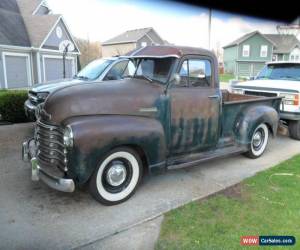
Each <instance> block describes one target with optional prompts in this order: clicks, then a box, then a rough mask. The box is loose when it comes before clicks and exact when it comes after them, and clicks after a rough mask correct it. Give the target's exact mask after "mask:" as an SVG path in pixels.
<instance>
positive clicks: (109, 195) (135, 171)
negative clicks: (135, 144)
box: [89, 147, 143, 205]
mask: <svg viewBox="0 0 300 250" xmlns="http://www.w3.org/2000/svg"><path fill="white" fill-rule="evenodd" d="M142 169H143V168H142V161H141V159H140V157H139V155H138V154H137V153H136V152H135V151H134V150H132V149H131V148H127V147H123V148H118V149H115V150H113V151H111V152H110V153H109V154H107V155H106V157H104V160H103V161H102V162H101V163H100V164H99V166H98V167H97V169H96V171H95V172H94V174H93V176H92V178H91V180H90V183H89V184H90V185H89V188H90V193H91V195H92V196H93V197H94V198H95V199H96V200H98V201H99V202H100V203H102V204H104V205H115V204H118V203H121V202H123V201H125V200H127V199H129V198H130V196H132V195H133V193H134V192H135V190H136V188H137V186H138V184H139V182H140V179H141V176H142Z"/></svg>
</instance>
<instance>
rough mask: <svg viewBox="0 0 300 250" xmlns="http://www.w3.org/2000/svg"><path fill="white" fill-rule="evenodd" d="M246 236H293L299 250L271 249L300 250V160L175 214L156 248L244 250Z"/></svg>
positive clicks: (169, 217)
mask: <svg viewBox="0 0 300 250" xmlns="http://www.w3.org/2000/svg"><path fill="white" fill-rule="evenodd" d="M241 167H242V166H241ZM246 235H256V236H259V235H272V236H274V235H292V236H295V237H296V245H295V246H290V247H278V246H276V247H273V248H272V247H267V246H266V247H265V248H266V249H287V248H293V249H300V242H298V243H297V240H298V241H300V155H297V156H295V157H293V158H291V159H290V160H288V161H285V162H283V163H281V164H279V165H277V166H275V167H273V168H271V169H269V170H266V171H263V172H260V173H258V174H256V175H255V176H253V177H251V178H249V179H246V180H245V181H243V182H241V183H240V184H238V185H235V186H233V187H231V188H228V189H226V190H224V191H222V192H219V193H217V194H215V195H213V196H211V197H208V198H206V199H203V200H199V201H195V202H191V203H189V204H187V205H185V206H183V207H180V208H178V209H175V210H173V211H170V212H169V213H167V214H166V215H165V219H164V221H163V223H162V227H161V232H160V237H159V240H158V242H157V243H156V249H230V250H232V249H241V246H240V237H241V236H246ZM244 249H263V247H259V246H255V247H253V246H245V247H244Z"/></svg>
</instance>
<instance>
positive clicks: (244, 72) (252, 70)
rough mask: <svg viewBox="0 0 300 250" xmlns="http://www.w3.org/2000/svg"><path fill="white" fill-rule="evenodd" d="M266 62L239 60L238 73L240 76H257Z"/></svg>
mask: <svg viewBox="0 0 300 250" xmlns="http://www.w3.org/2000/svg"><path fill="white" fill-rule="evenodd" d="M264 65H265V63H264V62H253V63H250V62H239V63H238V75H239V76H240V77H248V76H256V75H257V74H258V73H259V72H260V71H261V69H262V68H263V67H264Z"/></svg>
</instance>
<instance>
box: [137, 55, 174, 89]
mask: <svg viewBox="0 0 300 250" xmlns="http://www.w3.org/2000/svg"><path fill="white" fill-rule="evenodd" d="M174 61H175V58H142V59H140V60H139V62H138V68H137V70H136V72H135V75H134V77H143V78H146V79H148V80H150V81H156V82H159V83H162V84H166V82H167V80H168V78H169V75H170V72H171V69H172V65H173V63H174Z"/></svg>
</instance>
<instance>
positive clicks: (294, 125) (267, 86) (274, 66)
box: [232, 62, 300, 140]
mask: <svg viewBox="0 0 300 250" xmlns="http://www.w3.org/2000/svg"><path fill="white" fill-rule="evenodd" d="M232 91H233V93H238V94H247V95H255V96H269V97H270V96H271V97H274V96H275V97H276V96H280V97H283V105H281V108H280V119H281V120H282V121H284V122H285V123H286V124H287V125H288V128H289V133H290V137H291V138H294V139H297V140H300V62H269V63H267V64H266V66H265V67H264V68H263V69H262V71H261V72H260V73H259V74H258V75H257V76H256V77H255V78H254V79H253V80H252V81H247V82H240V83H237V84H235V85H234V86H233V87H232Z"/></svg>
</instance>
